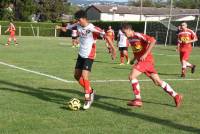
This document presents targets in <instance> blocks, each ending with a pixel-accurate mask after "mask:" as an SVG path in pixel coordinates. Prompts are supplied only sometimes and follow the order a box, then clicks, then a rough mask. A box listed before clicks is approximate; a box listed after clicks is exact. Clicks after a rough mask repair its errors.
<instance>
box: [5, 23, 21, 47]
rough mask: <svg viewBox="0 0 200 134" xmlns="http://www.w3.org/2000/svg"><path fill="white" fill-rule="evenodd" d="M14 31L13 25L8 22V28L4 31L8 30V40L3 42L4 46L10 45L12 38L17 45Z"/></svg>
mask: <svg viewBox="0 0 200 134" xmlns="http://www.w3.org/2000/svg"><path fill="white" fill-rule="evenodd" d="M15 31H16V28H15V25H14V24H13V23H12V22H10V24H9V27H8V29H7V30H6V31H5V33H7V32H10V36H9V37H8V42H7V43H6V44H5V45H6V46H8V45H10V42H11V40H12V39H13V40H14V42H15V45H18V43H17V39H16V37H15Z"/></svg>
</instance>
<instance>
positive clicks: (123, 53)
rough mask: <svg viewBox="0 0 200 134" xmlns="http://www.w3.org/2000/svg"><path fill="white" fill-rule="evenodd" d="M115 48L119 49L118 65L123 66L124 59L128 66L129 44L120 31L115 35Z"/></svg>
mask: <svg viewBox="0 0 200 134" xmlns="http://www.w3.org/2000/svg"><path fill="white" fill-rule="evenodd" d="M117 46H118V47H119V51H120V65H124V57H125V58H126V60H127V64H129V63H130V61H129V58H128V47H129V42H128V39H127V37H126V35H125V34H124V33H123V32H122V31H121V29H120V30H119V32H118V35H117Z"/></svg>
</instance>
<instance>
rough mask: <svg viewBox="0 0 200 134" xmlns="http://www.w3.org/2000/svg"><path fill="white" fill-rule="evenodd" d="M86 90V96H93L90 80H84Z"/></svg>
mask: <svg viewBox="0 0 200 134" xmlns="http://www.w3.org/2000/svg"><path fill="white" fill-rule="evenodd" d="M84 89H85V93H86V94H91V93H92V88H91V86H90V81H89V80H84Z"/></svg>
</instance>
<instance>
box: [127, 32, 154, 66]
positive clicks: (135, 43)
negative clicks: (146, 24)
mask: <svg viewBox="0 0 200 134" xmlns="http://www.w3.org/2000/svg"><path fill="white" fill-rule="evenodd" d="M128 40H129V42H130V45H131V48H132V50H133V54H134V57H135V58H136V59H137V60H138V61H139V60H140V57H142V56H143V55H144V53H145V52H146V51H147V49H148V47H149V44H150V43H151V42H154V41H155V39H154V38H153V37H150V36H148V35H145V34H142V33H137V32H135V33H134V35H133V36H132V37H130V38H128ZM145 61H150V62H152V63H153V62H154V59H153V55H152V53H151V52H150V53H149V54H148V55H147V57H146V59H145Z"/></svg>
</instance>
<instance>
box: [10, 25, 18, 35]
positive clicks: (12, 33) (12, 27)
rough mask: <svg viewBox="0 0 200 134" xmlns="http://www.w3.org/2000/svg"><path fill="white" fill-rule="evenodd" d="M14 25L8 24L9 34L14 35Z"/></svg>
mask: <svg viewBox="0 0 200 134" xmlns="http://www.w3.org/2000/svg"><path fill="white" fill-rule="evenodd" d="M15 31H16V29H15V26H9V32H10V36H11V37H14V36H15Z"/></svg>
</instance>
